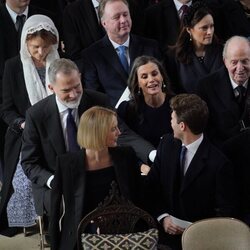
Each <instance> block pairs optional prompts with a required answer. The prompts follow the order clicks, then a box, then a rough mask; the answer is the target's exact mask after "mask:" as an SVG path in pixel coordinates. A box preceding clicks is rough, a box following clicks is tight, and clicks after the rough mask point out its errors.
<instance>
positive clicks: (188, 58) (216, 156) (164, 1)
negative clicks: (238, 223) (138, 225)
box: [0, 0, 250, 250]
mask: <svg viewBox="0 0 250 250" xmlns="http://www.w3.org/2000/svg"><path fill="white" fill-rule="evenodd" d="M32 3H33V2H32ZM34 3H35V4H37V5H38V6H39V5H41V6H40V7H43V8H45V9H42V8H40V7H35V6H33V5H32V4H30V1H29V0H27V1H25V2H13V1H11V0H6V1H3V2H2V3H0V34H1V35H0V86H1V88H0V96H1V98H0V105H1V106H0V107H1V112H0V119H1V120H0V133H1V138H0V139H1V143H0V150H1V152H0V157H1V158H0V183H2V186H1V185H0V189H1V191H0V234H3V235H7V236H13V235H15V234H16V233H18V232H19V230H18V229H19V228H23V227H24V228H25V227H31V226H33V225H35V224H36V220H37V216H43V217H44V229H45V230H46V231H47V232H49V237H48V238H47V240H48V241H49V243H50V244H51V249H65V250H70V249H72V250H73V249H76V242H77V227H78V225H79V223H80V221H81V219H82V218H83V217H84V216H85V215H86V214H88V213H89V212H90V211H92V210H94V209H95V208H96V207H97V205H98V204H99V203H100V202H102V201H103V200H104V198H105V197H106V196H107V195H108V194H109V191H110V188H111V183H113V182H116V183H117V186H118V189H119V192H120V194H121V195H122V196H123V197H125V198H127V199H129V200H131V201H132V202H133V203H134V204H135V205H136V206H138V207H140V208H141V209H143V210H146V211H147V212H149V213H150V215H152V217H154V218H155V220H156V221H157V223H158V229H159V243H161V244H163V245H165V246H167V247H169V249H173V250H178V249H181V235H182V233H183V231H184V230H185V227H182V226H180V225H178V224H177V223H176V219H180V220H183V221H184V222H186V224H188V223H189V222H190V223H193V222H195V221H197V220H200V219H205V218H210V217H218V216H221V217H235V218H238V219H240V220H242V221H243V222H245V223H246V224H247V225H249V226H250V189H249V185H248V178H249V177H250V171H249V166H250V80H249V78H250V42H249V37H250V18H249V16H250V15H249V13H250V4H249V1H244V0H240V1H233V0H205V1H199V0H193V1H192V0H161V1H145V0H140V1H135V0H100V1H98V0H86V1H83V0H75V1H66V0H65V1H60V5H59V7H58V6H57V7H56V0H54V1H51V3H50V4H47V5H45V3H44V1H41V3H40V1H34ZM60 57H61V58H60ZM62 204H63V206H62ZM62 207H63V208H62ZM62 215H63V218H62Z"/></svg>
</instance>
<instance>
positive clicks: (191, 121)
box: [170, 94, 209, 135]
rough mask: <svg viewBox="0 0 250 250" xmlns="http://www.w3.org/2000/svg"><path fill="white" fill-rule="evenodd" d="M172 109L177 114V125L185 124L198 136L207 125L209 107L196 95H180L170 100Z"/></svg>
mask: <svg viewBox="0 0 250 250" xmlns="http://www.w3.org/2000/svg"><path fill="white" fill-rule="evenodd" d="M170 107H171V108H172V110H173V111H174V112H175V113H176V117H177V123H180V122H184V123H185V124H186V125H187V126H188V127H189V129H190V131H191V132H192V133H193V134H195V135H198V134H200V133H202V132H203V131H204V130H205V128H206V125H207V120H208V115H209V111H208V107H207V104H206V102H205V101H203V100H202V99H201V98H200V97H199V96H197V95H195V94H180V95H176V96H175V97H173V98H172V99H171V100H170Z"/></svg>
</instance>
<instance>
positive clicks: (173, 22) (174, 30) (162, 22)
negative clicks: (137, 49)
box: [144, 0, 180, 49]
mask: <svg viewBox="0 0 250 250" xmlns="http://www.w3.org/2000/svg"><path fill="white" fill-rule="evenodd" d="M144 27H145V31H144V33H145V36H146V37H150V38H152V39H155V40H157V41H158V42H159V44H160V46H161V48H162V49H166V47H167V46H168V45H174V44H175V42H176V40H177V37H178V35H179V32H180V18H179V15H178V13H177V10H176V7H175V4H174V1H173V0H164V1H162V2H160V3H159V4H155V5H152V6H150V7H149V8H148V9H146V11H145V25H144Z"/></svg>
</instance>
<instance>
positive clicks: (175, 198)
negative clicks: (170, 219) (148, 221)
mask: <svg viewBox="0 0 250 250" xmlns="http://www.w3.org/2000/svg"><path fill="white" fill-rule="evenodd" d="M181 146H182V143H181V141H180V140H178V139H174V138H173V136H172V135H166V136H164V137H163V139H162V140H161V142H160V145H159V147H158V149H157V155H156V159H155V162H154V165H153V167H152V169H151V171H150V172H149V175H148V180H149V183H150V184H151V186H156V187H160V188H159V190H160V194H161V200H162V201H161V203H162V206H159V208H158V211H156V215H157V216H159V215H161V214H163V213H169V214H170V215H173V216H176V217H178V218H181V219H184V220H188V221H192V222H193V221H197V220H200V219H204V218H209V217H214V216H231V215H232V212H233V209H234V179H233V175H232V166H231V164H230V163H229V161H228V160H227V159H226V157H225V156H224V155H223V154H222V153H221V152H219V151H218V150H217V149H216V148H215V147H214V146H212V145H211V144H210V143H209V141H208V140H207V139H206V138H204V139H203V141H202V142H201V144H200V146H199V148H198V150H197V152H196V153H195V156H194V158H193V159H192V161H191V163H190V165H189V168H188V170H187V172H186V174H185V177H184V180H183V182H182V184H179V185H178V184H177V183H178V176H177V175H178V173H179V168H180V163H179V162H180V152H181ZM177 207H179V211H178V209H177Z"/></svg>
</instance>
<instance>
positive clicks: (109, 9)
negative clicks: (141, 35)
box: [102, 0, 132, 44]
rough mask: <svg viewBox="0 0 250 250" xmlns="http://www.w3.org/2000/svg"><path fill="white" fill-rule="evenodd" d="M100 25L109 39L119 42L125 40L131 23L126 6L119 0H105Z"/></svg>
mask: <svg viewBox="0 0 250 250" xmlns="http://www.w3.org/2000/svg"><path fill="white" fill-rule="evenodd" d="M102 25H103V27H104V28H105V30H106V32H107V34H108V36H109V38H110V39H111V40H113V41H114V42H117V43H119V44H121V43H123V42H125V41H126V40H127V39H128V35H129V32H130V30H131V25H132V21H131V17H130V13H129V9H128V6H127V5H126V4H125V3H123V2H122V1H119V0H118V1H113V2H107V4H106V5H105V8H104V13H103V17H102Z"/></svg>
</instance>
